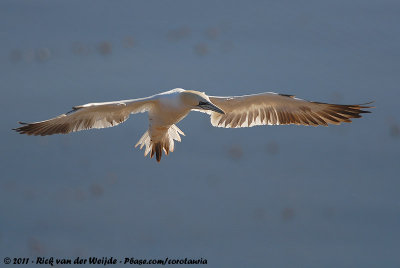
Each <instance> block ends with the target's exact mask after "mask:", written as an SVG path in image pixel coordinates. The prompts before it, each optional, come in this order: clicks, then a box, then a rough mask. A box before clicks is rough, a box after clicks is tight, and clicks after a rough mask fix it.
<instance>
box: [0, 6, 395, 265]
mask: <svg viewBox="0 0 400 268" xmlns="http://www.w3.org/2000/svg"><path fill="white" fill-rule="evenodd" d="M399 25H400V2H399V1H361V0H357V1H343V0H340V1H228V0H225V1H196V2H195V1H183V0H182V1H180V0H179V1H103V0H101V1H42V0H36V1H14V0H2V1H1V3H0V40H1V43H0V76H1V79H0V88H1V93H2V94H1V99H0V111H1V115H2V119H1V120H2V123H1V132H0V135H1V136H0V138H1V139H0V140H1V147H0V152H1V162H0V168H1V180H0V257H1V259H0V262H1V263H2V259H3V258H4V257H6V256H9V257H23V256H26V257H36V256H57V257H76V256H86V257H88V256H120V257H123V256H131V257H135V258H164V257H167V256H168V257H170V258H172V257H178V258H184V257H192V258H200V257H203V258H206V259H207V260H208V263H209V267H399V265H400V257H399V256H398V253H399V250H400V232H399V227H400V196H399V189H400V179H399V177H400V176H399V172H400V162H399V160H400V127H399V124H400V118H399V115H398V107H399V104H398V102H399V96H400V90H399V85H400V52H399V51H400V50H399V48H400V27H399ZM176 87H182V88H185V89H195V90H200V91H206V92H207V93H208V94H210V95H222V96H224V95H241V94H251V93H259V92H265V91H275V92H279V93H286V94H294V95H296V96H298V97H299V98H304V99H308V100H315V101H322V102H339V103H346V104H355V103H364V102H368V101H371V100H374V101H375V103H374V105H375V106H376V107H377V108H376V109H374V110H373V113H371V114H367V115H365V116H364V117H363V118H361V119H356V120H354V122H353V123H352V124H345V125H341V126H331V127H318V128H314V127H300V126H277V127H254V128H247V129H233V130H232V129H220V128H213V127H212V126H211V125H210V122H209V118H208V117H207V115H205V114H200V113H199V114H195V113H192V114H190V115H189V116H188V117H187V118H186V119H185V120H183V121H182V122H181V123H179V125H178V126H179V127H180V128H181V129H182V130H183V131H184V132H185V134H186V136H185V137H183V141H182V143H178V144H176V150H175V152H174V153H172V154H170V155H169V156H168V157H164V158H163V160H162V161H161V163H160V164H157V163H156V161H155V160H154V159H151V160H150V159H149V158H144V157H143V151H138V150H137V149H134V148H133V146H134V144H135V143H136V142H137V141H138V139H139V138H140V137H141V135H142V134H143V133H144V132H145V131H146V128H147V125H148V123H147V116H146V115H145V114H140V115H132V116H131V118H130V119H129V120H128V121H127V122H126V123H124V124H122V125H120V126H118V127H115V128H109V129H104V130H91V131H84V132H80V133H74V134H70V135H65V136H64V135H55V136H49V137H29V136H22V135H18V134H17V133H15V132H13V131H11V129H12V128H14V127H16V126H17V121H28V122H30V121H40V120H45V119H48V118H50V117H53V116H56V115H58V114H61V113H64V112H67V111H69V110H70V108H71V107H72V106H74V105H79V104H84V103H88V102H101V101H111V100H119V99H129V98H138V97H144V96H148V95H152V94H155V93H158V92H161V91H165V90H170V89H173V88H176Z"/></svg>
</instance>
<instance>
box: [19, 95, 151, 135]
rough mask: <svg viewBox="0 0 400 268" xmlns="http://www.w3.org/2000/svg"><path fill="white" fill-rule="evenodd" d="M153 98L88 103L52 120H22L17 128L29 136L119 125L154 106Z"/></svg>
mask: <svg viewBox="0 0 400 268" xmlns="http://www.w3.org/2000/svg"><path fill="white" fill-rule="evenodd" d="M151 103H152V100H151V98H144V99H135V100H123V101H114V102H102V103H88V104H85V105H80V106H75V107H73V108H72V109H73V110H72V111H70V112H68V113H65V114H62V115H59V116H57V117H54V118H51V119H49V120H45V121H40V122H34V123H22V122H20V124H22V126H21V127H19V128H16V129H14V130H15V131H17V132H19V133H21V134H27V135H35V136H37V135H40V136H45V135H53V134H67V133H70V132H75V131H80V130H85V129H91V128H107V127H113V126H116V125H118V124H120V123H122V122H124V121H125V120H127V119H128V117H129V115H130V114H131V113H143V112H146V111H148V110H149V109H151Z"/></svg>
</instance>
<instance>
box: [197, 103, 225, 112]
mask: <svg viewBox="0 0 400 268" xmlns="http://www.w3.org/2000/svg"><path fill="white" fill-rule="evenodd" d="M198 107H200V108H201V109H203V110H210V111H213V112H217V113H220V114H225V112H224V111H222V110H221V109H220V108H218V107H217V106H215V105H214V104H212V103H211V102H208V103H205V104H201V105H198Z"/></svg>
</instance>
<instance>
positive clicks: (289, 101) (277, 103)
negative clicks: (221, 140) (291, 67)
mask: <svg viewBox="0 0 400 268" xmlns="http://www.w3.org/2000/svg"><path fill="white" fill-rule="evenodd" d="M209 98H210V101H211V102H212V103H213V104H215V105H216V106H218V107H219V108H221V109H222V110H223V111H224V112H225V114H219V113H216V112H211V124H212V125H213V126H215V127H225V128H239V127H252V126H258V125H288V124H296V125H312V126H317V125H325V126H327V125H328V124H336V125H338V124H340V123H342V122H351V120H350V119H351V118H359V117H361V115H360V114H362V113H369V111H364V110H362V108H373V107H371V106H365V105H368V104H370V103H366V104H363V105H340V104H329V103H321V102H310V101H306V100H302V99H298V98H295V97H294V96H291V95H280V94H276V93H272V92H267V93H261V94H255V95H246V96H237V97H213V96H211V97H209Z"/></svg>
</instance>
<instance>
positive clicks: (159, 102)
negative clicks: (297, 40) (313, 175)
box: [15, 88, 372, 161]
mask: <svg viewBox="0 0 400 268" xmlns="http://www.w3.org/2000/svg"><path fill="white" fill-rule="evenodd" d="M362 108H372V107H370V106H365V105H364V106H363V105H338V104H327V103H319V102H309V101H305V100H302V99H297V98H294V96H290V95H280V94H276V93H272V92H267V93H261V94H255V95H246V96H238V97H213V96H207V95H206V94H205V93H203V92H198V91H193V90H184V89H180V88H177V89H173V90H170V91H167V92H163V93H160V94H157V95H154V96H150V97H147V98H141V99H132V100H122V101H114V102H103V103H89V104H85V105H81V106H75V107H73V110H72V111H70V112H68V113H66V114H62V115H60V116H58V117H55V118H52V119H49V120H46V121H41V122H35V123H29V124H27V123H21V124H22V125H23V126H21V127H19V128H17V129H15V130H16V131H18V132H19V133H21V134H27V135H41V136H44V135H52V134H67V133H70V132H75V131H80V130H84V129H91V128H106V127H112V126H115V125H118V124H119V123H122V122H124V121H125V120H127V119H128V117H129V115H130V114H136V113H142V112H148V115H149V129H148V130H147V131H146V132H145V133H144V135H143V136H142V138H141V139H140V140H139V142H138V143H137V144H136V146H140V149H142V148H143V147H145V156H146V155H147V154H148V153H150V156H151V157H153V155H154V154H155V155H156V159H157V161H160V160H161V156H162V151H164V152H165V154H169V152H172V151H174V140H176V141H181V138H180V135H184V133H183V132H182V131H181V130H180V129H179V128H178V127H177V126H176V124H177V123H178V122H179V121H181V120H182V119H184V118H185V117H186V116H187V115H188V114H189V112H190V111H200V112H205V113H207V114H209V115H210V116H211V124H212V125H213V126H216V127H226V128H238V127H252V126H256V125H282V124H296V125H313V126H317V125H328V124H340V123H342V122H351V120H350V118H359V117H361V115H360V114H361V113H368V111H364V110H361V109H362Z"/></svg>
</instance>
